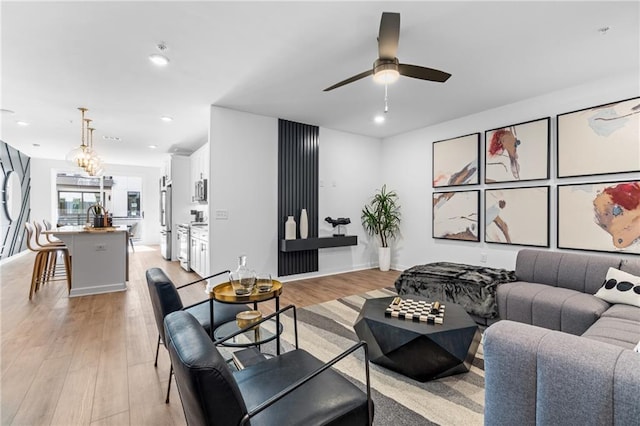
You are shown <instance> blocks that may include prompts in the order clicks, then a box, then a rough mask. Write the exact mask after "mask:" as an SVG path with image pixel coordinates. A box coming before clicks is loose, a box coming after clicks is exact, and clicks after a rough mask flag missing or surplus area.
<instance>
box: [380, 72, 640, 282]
mask: <svg viewBox="0 0 640 426" xmlns="http://www.w3.org/2000/svg"><path fill="white" fill-rule="evenodd" d="M525 84H526V83H525ZM639 93H640V80H639V79H638V76H637V75H623V76H619V77H610V78H608V79H606V80H602V81H596V82H593V83H590V84H585V85H581V86H577V87H571V88H567V89H564V90H561V91H557V92H553V93H549V94H547V95H544V96H539V97H536V98H531V99H527V100H523V101H521V102H517V103H514V104H511V105H506V106H503V107H500V108H495V109H492V110H488V111H484V112H481V113H478V114H474V115H470V116H467V117H463V118H460V119H457V120H453V121H449V122H446V123H441V124H438V125H435V126H431V127H426V128H423V129H419V130H416V131H413V132H409V133H405V134H402V135H398V136H395V137H391V138H387V139H385V140H384V141H383V146H382V158H383V159H384V160H383V176H384V178H385V181H386V182H387V184H388V185H389V187H390V188H393V189H395V190H397V192H398V194H399V197H400V204H401V205H402V224H401V230H402V238H401V239H400V240H399V241H397V243H396V247H395V249H394V250H392V252H393V256H392V267H394V268H395V269H400V270H402V269H406V268H408V267H411V266H413V265H416V264H423V263H428V262H434V261H454V262H460V263H471V264H479V263H480V259H481V254H482V253H486V254H487V265H488V266H494V267H504V268H509V269H513V268H514V267H515V256H516V253H517V252H518V250H520V249H521V248H522V247H521V246H509V245H499V244H486V243H484V242H481V243H466V242H461V241H447V240H435V239H433V238H432V237H431V218H432V212H431V194H432V192H433V188H432V187H431V180H432V172H431V164H432V163H431V161H432V158H431V155H432V143H433V142H434V141H439V140H444V139H449V138H452V137H457V136H462V135H467V134H470V133H475V132H480V133H481V139H482V143H481V146H482V147H484V131H485V130H488V129H494V128H496V127H500V126H504V125H509V124H515V123H521V122H525V121H529V120H534V119H538V118H543V117H548V116H550V117H551V148H550V153H551V163H550V167H551V168H550V175H551V176H552V178H551V179H550V180H542V181H531V182H527V183H526V185H524V184H523V185H522V186H535V185H551V189H552V191H551V206H552V207H551V211H550V229H551V233H550V246H551V249H553V248H554V247H555V245H556V232H555V229H556V210H555V198H556V192H555V188H554V186H555V185H554V184H555V183H556V181H557V180H556V179H554V178H553V176H555V174H556V172H555V168H556V162H555V155H556V140H555V139H556V131H555V129H556V127H555V115H556V114H561V113H565V112H570V111H574V110H578V109H582V108H587V107H590V106H595V105H600V104H603V103H606V102H613V101H618V100H622V99H627V98H631V97H635V96H638V94H639ZM456 102H464V99H458V100H456ZM483 151H484V149H481V152H482V153H483V155H484V152H483ZM479 164H480V165H481V168H482V169H484V157H483V156H482V157H481V158H480V161H479ZM631 176H633V177H634V178H636V179H637V178H638V176H639V174H638V173H635V174H620V175H611V176H597V177H591V178H589V177H585V178H571V179H562V182H563V183H576V182H589V181H601V180H622V179H625V178H629V177H631ZM483 179H484V174H481V179H480V181H481V182H482V181H483ZM507 186H511V187H513V186H520V185H518V184H505V185H504V187H507ZM485 187H486V186H485V185H476V186H470V187H465V188H464V189H467V188H468V189H484V188H485ZM490 187H491V188H497V187H501V186H498V185H492V186H490ZM460 189H462V188H460ZM481 206H482V207H481V208H484V201H483V202H482V204H481ZM482 216H483V215H482ZM481 233H484V226H481ZM481 239H483V238H481Z"/></svg>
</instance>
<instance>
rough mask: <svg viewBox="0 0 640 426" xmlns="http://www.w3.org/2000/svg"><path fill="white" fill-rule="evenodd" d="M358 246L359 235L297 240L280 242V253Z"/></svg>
mask: <svg viewBox="0 0 640 426" xmlns="http://www.w3.org/2000/svg"><path fill="white" fill-rule="evenodd" d="M356 245H358V236H357V235H345V236H343V237H321V238H306V239H304V240H303V239H297V240H280V251H284V252H290V251H304V250H317V249H321V248H328V247H346V246H356Z"/></svg>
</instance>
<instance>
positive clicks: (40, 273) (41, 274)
mask: <svg viewBox="0 0 640 426" xmlns="http://www.w3.org/2000/svg"><path fill="white" fill-rule="evenodd" d="M24 226H25V228H26V229H27V247H28V248H29V250H31V251H33V252H35V253H36V259H35V261H34V262H33V273H32V275H31V288H30V289H29V300H31V298H32V297H33V294H34V293H35V292H37V291H38V290H39V289H40V285H41V284H44V283H45V282H48V281H58V280H61V279H62V278H58V279H54V278H53V277H54V276H55V273H51V271H50V259H51V257H52V256H53V257H57V255H58V253H60V252H62V254H63V257H64V272H65V278H66V281H67V291H68V292H70V291H71V258H70V256H69V249H68V248H67V247H66V246H64V245H51V246H46V247H45V246H40V245H39V244H38V241H37V236H36V227H35V226H34V225H33V224H31V223H29V222H26V223H25V224H24Z"/></svg>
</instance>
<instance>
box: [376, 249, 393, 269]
mask: <svg viewBox="0 0 640 426" xmlns="http://www.w3.org/2000/svg"><path fill="white" fill-rule="evenodd" d="M378 265H379V266H378V267H379V268H380V270H381V271H388V270H389V268H390V267H391V248H389V247H379V248H378Z"/></svg>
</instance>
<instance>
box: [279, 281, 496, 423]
mask: <svg viewBox="0 0 640 426" xmlns="http://www.w3.org/2000/svg"><path fill="white" fill-rule="evenodd" d="M395 295H396V293H395V292H393V291H390V290H375V291H371V292H368V293H365V294H361V295H357V296H349V297H345V298H342V299H338V300H333V301H330V302H325V303H321V304H318V305H313V306H309V307H306V308H301V309H298V310H297V314H298V338H299V343H300V344H299V346H300V348H301V349H305V350H307V351H308V352H310V353H312V354H313V355H314V356H316V357H317V358H319V359H321V360H323V361H328V360H330V359H331V358H333V357H335V356H336V355H338V354H339V353H340V352H342V351H344V350H345V349H347V348H349V347H350V346H352V345H353V344H354V343H355V342H357V341H358V338H357V336H356V334H355V332H354V331H353V323H354V322H355V320H356V318H357V316H358V313H359V311H360V307H361V306H362V305H363V303H364V301H365V300H366V299H368V298H377V297H388V296H395ZM283 325H284V327H285V331H284V333H283V339H284V340H285V341H286V342H287V343H288V344H287V345H286V347H290V344H292V343H293V341H294V337H293V320H292V318H291V317H290V316H288V317H286V318H284V319H283ZM363 356H364V355H363V354H362V351H359V352H358V354H357V356H352V357H348V358H346V359H344V360H342V361H340V362H339V363H338V364H337V369H338V370H340V371H341V372H342V373H343V374H345V375H346V376H347V377H349V378H350V379H351V380H352V381H354V382H355V383H357V384H360V385H362V383H364V377H365V375H364V368H363V363H362V361H361V360H362V358H363ZM425 356H428V355H425ZM370 373H371V387H372V397H373V401H374V404H375V417H374V425H376V426H382V425H385V426H386V425H389V426H391V425H393V426H400V425H407V426H409V425H411V426H415V425H482V424H483V409H484V359H483V354H482V345H480V347H479V348H478V353H477V354H476V359H475V361H474V363H473V366H472V368H471V371H469V372H468V373H465V374H458V375H455V376H451V377H446V378H443V379H439V380H434V381H431V382H426V383H420V382H417V381H415V380H412V379H409V378H407V377H404V376H402V375H400V374H397V373H394V372H392V371H390V370H387V369H385V368H383V367H380V366H378V365H375V364H371V372H370ZM361 388H362V389H364V386H362V387H361Z"/></svg>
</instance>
